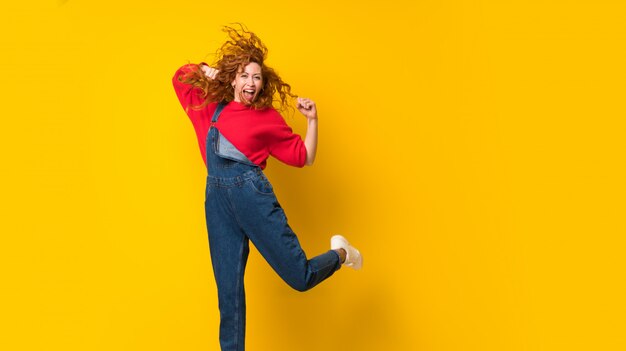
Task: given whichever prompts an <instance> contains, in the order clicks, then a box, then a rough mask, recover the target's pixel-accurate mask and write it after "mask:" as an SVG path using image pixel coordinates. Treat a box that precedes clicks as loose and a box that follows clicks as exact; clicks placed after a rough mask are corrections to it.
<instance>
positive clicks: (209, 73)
mask: <svg viewBox="0 0 626 351" xmlns="http://www.w3.org/2000/svg"><path fill="white" fill-rule="evenodd" d="M200 69H201V70H202V72H203V73H204V75H205V76H206V77H207V78H209V79H215V77H217V73H218V72H219V71H218V70H216V69H215V68H213V67H210V66H207V65H201V68H200Z"/></svg>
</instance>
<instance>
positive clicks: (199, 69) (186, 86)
mask: <svg viewBox="0 0 626 351" xmlns="http://www.w3.org/2000/svg"><path fill="white" fill-rule="evenodd" d="M217 72H218V71H217V70H216V69H214V68H211V67H209V66H208V65H207V64H206V63H204V62H202V63H200V64H194V63H191V64H187V65H184V66H182V67H181V68H179V69H178V70H177V71H176V73H175V74H174V77H173V78H172V84H173V85H174V90H175V91H176V96H178V101H180V104H181V105H182V106H183V108H184V109H185V111H187V110H188V107H189V106H190V105H191V106H197V105H200V104H202V103H203V102H204V100H205V99H204V97H203V96H202V94H203V92H202V89H200V84H201V82H202V80H205V79H206V78H209V79H215V76H216V75H217Z"/></svg>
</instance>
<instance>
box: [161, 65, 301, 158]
mask: <svg viewBox="0 0 626 351" xmlns="http://www.w3.org/2000/svg"><path fill="white" fill-rule="evenodd" d="M198 69H199V66H198V65H196V64H188V65H185V66H183V67H181V68H179V69H178V71H176V74H174V77H173V78H172V82H173V84H174V90H175V91H176V95H177V96H178V100H179V101H180V104H181V105H182V106H183V109H185V112H187V115H188V116H189V119H190V120H191V123H192V124H193V127H194V129H195V131H196V137H197V138H198V144H199V145H200V151H201V152H202V158H203V159H204V163H205V164H206V136H207V133H208V132H209V128H210V126H211V117H213V113H214V112H215V109H216V107H217V103H210V104H209V105H207V106H206V107H204V108H203V109H201V110H194V109H192V108H191V107H190V105H191V106H195V105H200V104H201V103H202V102H203V101H204V100H203V99H202V97H201V95H200V94H201V93H202V90H200V88H194V87H193V86H191V85H188V84H183V83H181V82H180V81H179V80H178V79H179V77H183V78H184V77H185V75H186V74H189V73H190V72H192V71H197V70H198ZM215 127H216V128H217V129H218V130H219V131H220V133H221V134H222V135H223V136H224V137H225V138H226V139H228V141H230V142H231V143H232V144H233V145H234V146H235V147H236V148H237V149H238V150H239V151H241V153H243V154H244V155H246V157H248V159H249V160H250V161H252V162H253V163H254V164H256V165H258V166H260V167H261V169H264V168H265V166H266V160H267V158H268V157H269V156H270V155H272V156H274V157H276V158H277V159H278V160H280V161H282V162H284V163H286V164H288V165H291V166H295V167H303V166H304V164H305V162H306V147H305V145H304V142H303V141H302V138H301V137H300V136H299V135H298V134H294V133H293V131H292V130H291V128H290V127H289V126H288V125H287V123H286V122H285V120H284V119H283V117H282V116H281V115H280V114H279V113H278V112H277V111H276V110H275V109H273V108H266V109H262V110H254V109H252V108H250V107H248V106H246V105H243V104H240V103H238V102H235V101H231V102H230V103H228V105H226V107H224V109H223V110H222V113H221V114H220V117H219V119H218V121H217V123H216V124H215Z"/></svg>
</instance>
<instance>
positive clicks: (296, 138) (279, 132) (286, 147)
mask: <svg viewBox="0 0 626 351" xmlns="http://www.w3.org/2000/svg"><path fill="white" fill-rule="evenodd" d="M276 114H277V115H278V119H277V124H276V126H274V128H273V138H272V139H273V140H272V143H271V144H270V147H269V150H270V155H272V156H274V157H275V158H277V159H278V160H280V161H281V162H284V163H286V164H288V165H290V166H294V167H304V165H305V163H306V146H305V145H304V141H302V138H301V137H300V135H298V134H295V133H294V132H293V131H292V129H291V127H289V126H288V125H287V123H286V122H285V120H284V119H283V118H282V116H280V115H279V114H278V113H276Z"/></svg>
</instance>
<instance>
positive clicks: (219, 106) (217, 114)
mask: <svg viewBox="0 0 626 351" xmlns="http://www.w3.org/2000/svg"><path fill="white" fill-rule="evenodd" d="M224 107H226V104H225V103H223V102H220V103H219V104H217V108H216V109H215V113H213V118H211V124H213V123H215V122H217V118H218V117H219V116H220V113H222V110H223V109H224Z"/></svg>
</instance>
